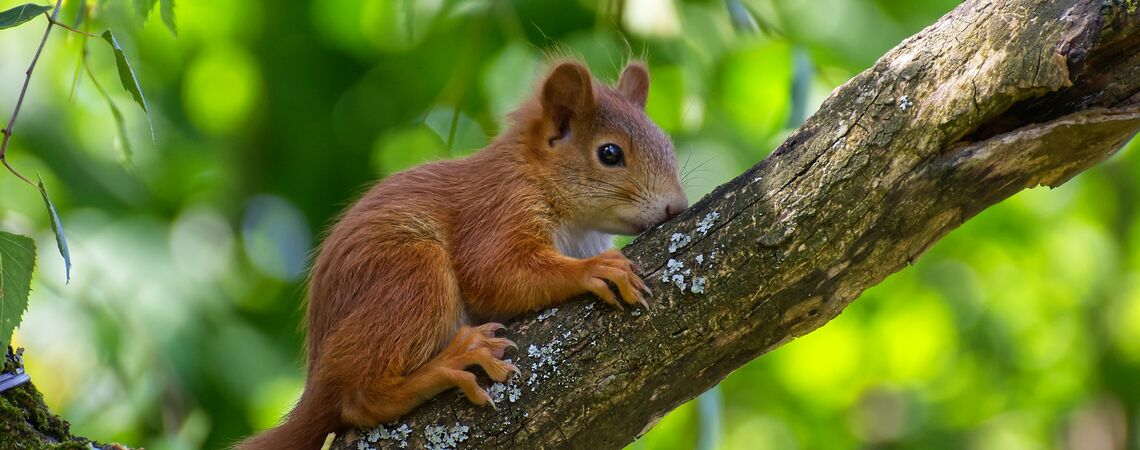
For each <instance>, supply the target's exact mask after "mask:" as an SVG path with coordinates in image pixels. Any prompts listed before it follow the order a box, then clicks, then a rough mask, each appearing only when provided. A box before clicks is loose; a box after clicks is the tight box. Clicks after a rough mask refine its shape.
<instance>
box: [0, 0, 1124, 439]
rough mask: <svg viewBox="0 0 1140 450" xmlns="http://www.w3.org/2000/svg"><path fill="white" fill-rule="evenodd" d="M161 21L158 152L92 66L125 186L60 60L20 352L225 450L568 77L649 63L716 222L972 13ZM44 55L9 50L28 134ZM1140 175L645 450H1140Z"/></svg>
mask: <svg viewBox="0 0 1140 450" xmlns="http://www.w3.org/2000/svg"><path fill="white" fill-rule="evenodd" d="M18 3H23V1H11V0H0V9H7V8H9V7H12V6H15V5H16V4H18ZM129 3H131V2H128V1H127V0H117V1H109V2H105V4H100V5H99V7H97V8H96V9H95V13H96V14H95V19H94V20H96V22H98V23H99V24H101V25H109V26H111V27H112V28H113V29H114V30H115V32H116V35H117V37H118V40H119V42H120V44H121V45H122V46H123V48H124V50H125V53H126V55H127V56H128V57H129V58H130V59H131V62H132V64H133V66H134V69H135V71H136V72H137V73H138V76H139V78H140V82H141V85H142V87H143V90H144V91H145V92H146V95H147V102H148V106H149V108H150V112H151V115H152V116H153V120H154V129H155V133H156V135H157V143H152V141H151V139H150V130H149V128H148V125H147V121H146V118H145V116H144V115H143V113H142V112H141V111H140V110H139V109H138V108H134V107H131V102H132V98H131V97H130V94H128V93H126V92H125V91H122V90H120V89H117V86H116V85H115V84H114V81H113V80H114V79H115V73H116V72H115V71H116V68H115V60H114V55H113V54H111V52H110V50H108V49H107V48H105V47H104V46H97V45H95V44H96V43H95V42H92V43H91V45H90V47H91V56H90V58H89V59H90V61H91V65H92V70H93V71H94V72H95V75H96V76H97V77H99V79H101V80H104V81H102V83H101V84H103V85H104V86H107V87H108V88H112V87H115V88H116V89H108V91H109V92H110V94H111V95H112V97H113V99H114V101H115V102H116V103H117V104H118V105H119V109H121V110H122V114H123V115H124V116H125V118H126V120H127V123H126V128H127V134H126V136H127V137H128V139H129V140H130V143H131V146H132V147H133V150H134V156H133V161H132V162H131V163H130V164H124V163H123V162H122V158H123V153H122V151H121V150H122V148H123V146H124V142H123V138H121V137H119V133H118V131H117V130H116V125H115V120H114V118H113V117H112V116H111V115H109V114H108V109H107V104H106V103H105V101H104V100H103V98H102V97H101V96H100V94H99V93H98V92H97V90H96V89H94V88H93V87H92V86H91V85H90V84H89V82H87V81H86V80H81V81H80V82H79V85H78V88H77V89H76V91H75V94H74V96H73V99H71V100H69V92H70V91H71V88H72V79H73V75H74V74H75V70H76V69H75V66H76V62H77V60H78V58H79V49H80V45H81V38H79V37H78V36H77V35H75V34H72V33H67V32H65V31H64V30H58V29H57V30H56V31H55V32H54V33H53V34H54V36H53V37H52V39H51V41H49V43H48V46H47V48H46V49H45V56H44V58H43V59H42V60H41V62H40V64H41V65H40V67H39V69H38V70H37V72H36V76H35V79H34V80H33V83H32V87H31V90H30V91H29V94H28V95H29V100H28V102H27V104H26V105H25V110H24V111H23V112H22V113H21V118H20V123H19V127H18V132H17V135H16V138H15V139H14V141H13V147H12V148H11V149H10V150H9V151H10V156H9V157H10V161H11V162H12V163H13V164H14V165H15V166H16V167H17V168H19V169H20V170H21V171H22V172H24V173H36V172H39V173H40V174H41V175H42V176H43V178H44V179H45V181H46V182H47V184H48V185H49V186H52V195H53V199H54V200H55V203H56V206H57V207H58V209H59V211H60V213H61V215H62V219H63V223H64V225H65V226H66V228H67V232H68V239H69V242H70V244H71V259H72V261H73V263H74V268H73V272H72V275H73V276H72V280H71V283H70V284H66V283H65V278H64V269H63V261H62V259H61V258H60V256H59V255H58V254H56V253H55V252H51V251H41V252H40V256H39V257H40V260H39V261H38V269H39V270H38V271H37V272H36V276H35V280H34V282H33V293H32V297H31V303H30V307H29V310H28V312H27V313H26V315H25V320H24V322H23V325H22V327H21V328H20V329H19V330H18V332H17V334H16V337H15V342H16V343H17V344H18V345H21V346H23V347H25V348H27V353H26V354H25V355H26V356H25V359H26V361H27V365H28V371H29V373H30V374H31V375H32V377H33V379H34V380H35V382H36V383H37V385H38V386H39V388H40V389H41V390H42V391H43V392H44V393H45V396H46V397H47V401H48V402H49V404H50V405H51V406H52V407H53V408H55V409H57V410H58V411H59V412H60V413H62V414H63V415H64V416H65V417H66V418H67V419H69V420H71V421H72V423H73V425H74V426H75V429H76V430H77V432H79V433H82V434H86V435H90V436H91V437H93V438H97V439H99V440H102V441H111V440H117V441H122V442H124V443H129V444H131V445H138V446H145V447H146V448H149V449H189V448H219V447H222V446H224V445H226V444H228V443H231V442H233V441H235V440H237V439H239V438H241V437H242V436H244V435H247V434H248V433H250V432H251V431H253V430H255V429H260V428H264V427H268V426H270V425H272V424H273V423H274V422H275V421H276V420H277V419H278V418H279V417H280V415H281V414H282V413H283V412H284V411H285V410H287V408H288V406H289V405H290V403H291V402H292V401H293V399H294V398H295V397H296V396H297V395H298V393H299V389H300V386H301V383H302V381H303V378H302V375H301V363H300V354H301V352H300V348H301V340H302V332H301V331H300V330H299V322H300V319H301V314H300V310H299V304H300V294H301V285H302V279H303V274H304V270H305V267H306V259H305V258H306V255H307V254H308V253H309V252H310V251H311V249H312V248H313V246H314V245H315V243H316V242H319V236H320V232H321V230H323V229H324V228H325V227H326V226H328V225H329V224H330V222H331V221H332V220H333V219H334V218H335V216H336V214H337V213H338V212H339V211H340V210H341V209H342V208H344V207H345V206H346V205H347V204H348V203H349V202H350V201H351V200H352V199H353V198H354V197H355V196H356V195H358V194H359V193H360V192H361V190H362V189H363V187H364V186H366V185H367V184H368V183H369V182H370V181H371V180H374V179H376V178H378V177H382V176H384V175H385V174H389V173H392V172H394V171H397V170H400V169H402V168H405V167H408V166H410V165H413V164H416V163H419V162H422V161H427V160H432V159H438V158H445V157H451V156H460V155H464V154H467V153H469V152H471V151H472V150H474V149H477V148H479V147H480V146H482V145H483V144H484V143H486V142H487V139H488V136H490V135H493V134H494V133H496V132H497V131H498V130H499V129H500V128H501V124H502V119H503V114H504V113H505V112H507V111H509V110H510V109H511V107H512V105H514V104H516V103H517V102H518V101H519V100H520V99H522V98H523V97H524V96H525V95H527V93H528V92H529V89H530V87H531V86H532V85H533V83H534V79H533V77H534V76H535V74H536V73H537V71H538V70H539V68H540V66H541V64H542V61H543V59H544V54H546V53H555V54H567V53H568V54H573V55H577V56H579V57H581V58H582V59H584V60H585V61H586V62H588V63H589V65H590V66H591V68H592V69H593V70H594V71H595V73H596V74H597V75H598V76H600V77H602V78H605V79H608V80H611V81H612V80H613V79H614V78H615V77H616V75H617V73H618V71H619V70H620V68H621V66H622V64H623V62H624V61H625V59H626V58H627V56H629V55H631V54H632V55H639V56H644V57H645V58H647V59H648V60H649V62H650V66H651V70H652V79H653V82H652V88H651V94H650V100H649V106H648V111H649V114H650V116H651V117H652V118H653V119H654V120H656V121H657V122H658V123H660V124H661V125H662V127H664V128H665V129H666V130H667V131H668V132H669V133H671V134H672V136H673V137H674V139H675V140H676V143H677V148H678V152H679V153H680V159H681V160H682V161H685V162H686V164H687V167H688V169H689V170H691V173H690V176H689V177H688V180H687V188H688V190H689V193H690V197H691V198H693V199H696V198H697V197H699V196H701V195H703V194H704V193H706V192H708V191H709V190H710V189H711V188H712V187H713V186H716V185H717V184H719V183H722V182H724V181H726V180H728V179H729V178H731V177H733V176H735V175H736V174H738V173H740V172H742V171H743V170H744V169H746V168H747V167H749V166H751V165H752V164H754V163H755V162H756V161H758V160H760V159H761V158H763V157H764V156H765V155H766V154H767V153H768V152H769V151H770V150H771V149H772V148H774V147H775V146H776V145H778V143H779V142H780V141H781V140H782V138H783V137H784V136H786V134H787V133H788V131H789V130H790V129H791V128H794V126H795V124H796V123H798V121H799V120H801V119H802V118H803V114H804V112H810V111H811V110H813V109H815V108H816V107H817V106H818V105H819V103H820V102H822V100H823V99H824V98H825V97H826V96H827V94H828V93H829V92H830V91H831V90H832V89H833V88H835V87H836V86H838V85H839V84H842V83H843V82H844V81H846V80H847V79H848V78H850V77H851V76H852V75H854V74H855V73H858V72H859V71H860V70H862V69H864V68H866V67H868V66H869V65H870V64H872V63H873V62H874V60H875V58H877V57H878V56H880V55H881V54H882V53H883V52H885V51H886V50H887V49H889V48H890V47H892V46H894V45H895V44H897V43H898V42H900V41H901V40H902V39H904V38H905V37H907V36H909V35H911V34H913V33H915V32H917V31H919V30H920V29H921V28H922V27H924V26H926V25H928V24H930V23H933V22H934V21H935V20H936V19H937V18H938V17H940V16H941V15H942V14H944V13H945V12H947V11H949V10H950V9H952V8H953V7H954V6H955V5H956V2H954V1H949V0H912V1H894V0H829V1H814V2H813V1H807V0H748V1H745V2H744V3H743V5H741V4H739V3H738V2H736V1H730V2H725V1H723V0H715V1H714V0H709V1H701V0H692V1H688V0H625V1H611V0H603V1H601V2H595V1H588V0H578V1H575V0H568V1H548V0H513V1H507V0H467V1H457V0H424V1H413V0H401V1H395V0H319V1H318V0H312V1H281V0H279V1H268V0H258V1H254V0H244V1H233V0H182V1H180V2H177V3H174V12H175V15H174V17H175V22H174V23H176V25H177V35H176V36H175V35H174V34H172V33H171V31H170V29H168V28H167V27H166V26H165V25H164V22H163V16H162V13H161V11H160V8H158V7H153V9H152V8H151V6H150V5H144V6H146V7H144V8H143V9H145V10H149V11H150V12H149V15H150V16H151V17H149V20H144V19H146V18H145V17H142V18H140V17H135V16H133V13H132V12H131V11H133V10H134V8H132V7H122V6H124V5H126V6H130V5H129ZM136 3H140V4H145V3H148V2H146V1H145V0H144V1H140V2H136ZM150 3H153V2H150ZM163 4H164V5H165V4H169V2H165V1H164V2H163ZM116 5H118V6H120V7H118V8H116V7H115V6H116ZM741 7H746V8H748V9H750V10H752V11H753V12H755V15H754V17H755V20H756V23H755V24H754V28H753V25H750V24H749V23H748V21H747V20H746V19H747V16H743V15H740V14H736V15H735V16H734V14H733V13H732V11H737V12H739V11H740V8H741ZM76 10H77V3H76V2H75V1H69V2H66V3H65V8H64V12H63V13H62V14H61V20H64V21H65V22H67V21H70V20H71V18H73V17H75V14H76ZM44 24H45V22H44V21H43V20H42V19H37V20H34V21H32V22H31V23H29V24H25V25H23V26H20V27H17V28H12V29H8V30H3V31H2V32H0V112H3V115H2V116H0V118H3V119H5V120H6V119H7V117H8V113H9V111H10V108H11V105H13V104H14V102H15V98H16V95H17V94H18V91H19V84H20V82H21V81H22V77H23V71H24V69H25V68H26V65H27V62H28V61H30V59H31V56H32V53H33V52H34V50H35V45H36V44H37V43H38V41H39V37H40V35H41V34H42V30H43V25H44ZM93 29H94V30H100V29H101V28H93ZM754 29H755V30H756V31H753V30H754ZM796 61H800V63H797V62H796ZM807 61H810V64H804V62H807ZM797 80H798V81H799V82H800V83H801V84H800V86H801V87H803V88H804V89H803V90H801V92H803V93H804V94H805V95H802V96H800V97H799V98H795V96H793V95H792V93H793V84H794V81H797ZM912 100H913V101H914V102H915V103H919V102H922V101H923V99H922V98H914V99H912ZM1136 146H1137V145H1136V143H1135V142H1133V144H1132V145H1131V147H1136ZM1138 153H1140V152H1138V151H1137V149H1135V148H1131V149H1126V150H1125V151H1123V152H1122V153H1121V154H1120V155H1118V156H1116V157H1114V158H1113V159H1112V160H1110V161H1108V162H1107V163H1105V164H1102V165H1101V166H1099V167H1097V168H1094V169H1093V170H1090V171H1089V172H1088V173H1086V174H1083V175H1081V176H1079V177H1077V178H1076V179H1075V180H1073V181H1072V182H1070V183H1069V184H1067V185H1066V186H1064V187H1062V188H1060V189H1055V190H1052V191H1049V190H1045V189H1037V190H1032V191H1028V192H1025V193H1022V194H1019V195H1017V196H1016V197H1014V198H1012V199H1010V200H1009V201H1006V202H1004V203H1002V204H1000V205H998V206H996V207H994V208H992V209H990V210H988V211H986V212H984V213H982V214H981V215H980V216H979V217H977V218H976V219H975V220H972V221H970V222H968V223H967V224H965V225H964V226H963V227H962V228H961V229H959V230H957V231H955V232H953V233H952V234H951V235H950V236H949V237H947V238H946V239H945V240H944V241H942V242H941V243H939V244H938V245H937V246H935V247H934V248H933V249H932V250H931V251H930V252H929V253H927V254H926V255H924V256H923V257H922V258H921V259H920V260H919V261H918V262H917V263H916V264H915V266H914V267H912V268H909V269H907V270H905V271H903V272H901V273H899V274H897V275H895V276H893V277H891V278H890V279H888V280H887V281H886V282H885V283H883V284H882V285H880V286H878V287H875V288H873V289H871V290H869V291H867V292H866V293H865V294H864V295H863V296H862V298H860V299H859V300H857V301H856V302H855V303H854V304H853V305H852V306H851V307H849V308H848V309H847V311H845V312H844V313H843V314H842V315H841V316H840V317H839V318H838V319H836V320H834V321H832V322H831V323H829V324H828V325H826V326H825V327H823V328H822V329H820V330H818V331H817V332H815V333H812V334H810V335H808V336H806V337H803V338H801V339H798V340H796V341H795V342H792V343H790V344H788V345H786V346H784V347H782V348H780V349H779V350H777V351H775V352H773V353H772V354H770V355H768V356H766V357H764V358H761V359H759V360H757V361H755V362H753V363H751V364H749V365H748V366H746V367H744V368H743V369H741V370H739V371H737V372H736V373H734V374H733V375H732V376H730V377H729V378H728V379H727V380H725V381H724V382H723V383H722V384H721V385H720V387H719V388H718V391H716V393H714V394H710V395H709V396H707V397H704V401H702V402H701V403H700V405H701V406H698V403H697V402H693V403H690V404H686V405H684V406H682V407H680V408H679V409H677V410H676V411H675V412H673V413H671V414H670V415H668V416H667V417H665V418H664V419H663V420H662V421H661V422H660V423H659V424H658V425H657V426H656V428H654V429H653V431H651V432H650V433H649V434H648V435H646V436H645V437H644V438H642V439H641V440H639V441H638V442H636V443H634V444H633V447H634V448H644V449H658V448H661V449H672V448H679V449H688V448H724V449H765V448H772V449H795V448H803V449H815V448H826V449H854V448H884V449H885V448H915V449H939V448H946V449H951V448H953V449H957V448H969V449H1044V448H1088V449H1093V448H1097V449H1099V448H1132V449H1138V448H1140V437H1138V433H1137V430H1138V429H1140V252H1138V251H1137V249H1140V242H1138V240H1140V210H1138V209H1137V208H1136V205H1137V196H1138V194H1140V154H1138ZM0 192H2V193H3V195H0V229H2V230H5V231H10V232H16V233H20V234H25V235H32V236H35V237H36V240H37V243H38V246H39V248H41V249H51V248H53V247H54V242H53V239H52V232H51V228H50V223H49V217H48V216H47V213H46V212H45V211H44V208H43V205H42V199H41V198H40V194H39V193H38V192H37V191H36V190H34V189H32V188H29V187H28V186H26V185H24V184H22V183H20V182H19V181H18V180H16V179H15V178H14V177H11V176H7V175H6V174H0ZM702 424H705V425H702ZM710 424H711V426H710ZM1098 443H1107V444H1108V445H1107V446H1097V444H1098Z"/></svg>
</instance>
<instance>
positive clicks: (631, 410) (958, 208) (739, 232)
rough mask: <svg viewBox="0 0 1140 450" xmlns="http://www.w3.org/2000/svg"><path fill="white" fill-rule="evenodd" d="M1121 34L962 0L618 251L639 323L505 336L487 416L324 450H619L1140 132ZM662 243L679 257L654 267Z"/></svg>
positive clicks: (1137, 45)
mask: <svg viewBox="0 0 1140 450" xmlns="http://www.w3.org/2000/svg"><path fill="white" fill-rule="evenodd" d="M1112 5H1118V6H1112ZM1129 9H1132V11H1129ZM1138 23H1140V15H1138V14H1137V13H1136V12H1135V4H1134V3H1133V2H1102V1H1092V0H1052V1H1043V2H1039V1H1036V0H1005V1H1001V0H988V1H987V0H975V1H967V2H966V3H964V4H963V5H961V6H960V7H958V8H957V9H955V10H954V11H952V12H951V13H949V14H947V15H946V16H945V17H943V18H942V19H941V20H939V21H938V22H937V23H935V24H934V25H933V26H931V27H929V28H927V29H925V30H923V31H922V32H920V33H919V34H917V35H915V36H913V37H911V38H909V39H907V40H906V41H904V42H902V43H901V44H900V45H899V46H898V47H896V48H895V49H893V50H891V51H890V52H889V53H887V54H886V55H885V56H883V57H882V58H881V59H880V60H879V61H878V62H877V63H876V64H875V65H874V67H872V68H871V69H869V70H867V71H865V72H863V73H862V74H860V75H858V76H857V77H855V78H854V79H852V80H851V81H849V82H848V83H847V84H845V85H844V86H842V87H840V88H839V89H837V90H836V91H835V92H834V93H833V94H832V95H831V97H830V98H829V99H828V100H827V101H826V102H825V103H824V104H823V106H822V107H821V108H820V110H819V112H817V113H816V114H815V115H814V116H812V117H811V118H809V119H808V120H807V121H806V122H805V123H804V125H803V126H802V127H801V128H800V129H799V130H797V131H796V132H794V133H793V134H792V135H791V136H790V137H789V138H788V140H787V142H785V143H784V144H783V145H781V146H780V147H779V148H778V149H777V150H776V151H775V152H773V153H772V154H771V155H770V156H769V157H768V158H767V159H765V160H764V161H761V162H760V163H759V164H757V165H756V166H755V167H753V168H752V169H750V170H749V171H748V172H746V173H745V174H743V175H741V176H739V177H737V178H736V179H735V180H732V181H731V182H729V183H727V184H725V185H723V186H721V187H719V188H718V189H717V190H716V191H714V192H713V193H711V194H709V195H708V196H706V197H705V198H704V199H702V200H701V201H700V202H698V203H697V204H696V205H694V206H693V207H692V208H691V209H690V210H689V211H687V212H686V213H684V214H682V215H681V216H680V217H678V218H677V219H676V220H673V221H671V222H669V223H668V224H666V225H664V226H662V227H658V228H655V229H653V230H650V231H649V232H647V233H646V234H644V235H643V236H641V237H640V238H638V239H637V240H636V241H634V242H633V243H632V244H630V245H629V246H628V247H626V249H625V252H626V253H627V254H628V255H629V256H630V257H631V258H632V259H633V260H635V261H636V262H638V263H639V264H640V265H641V266H642V267H644V268H647V271H646V272H645V273H644V275H645V276H646V278H647V279H648V280H652V286H653V287H654V290H655V291H656V294H657V295H656V296H655V304H654V306H653V308H652V309H651V310H650V311H649V312H647V313H644V314H640V315H637V316H631V315H630V314H628V313H626V314H622V313H618V312H615V311H613V310H610V309H608V308H605V307H604V306H602V304H601V303H600V302H597V301H593V300H591V301H585V302H575V303H572V304H569V305H566V306H564V307H560V308H558V310H557V311H556V312H554V313H553V314H552V313H551V312H544V313H543V314H541V315H531V316H528V317H525V318H522V319H519V320H516V321H514V322H512V323H511V324H509V326H508V333H507V334H508V336H509V337H511V338H512V339H515V340H516V342H518V343H519V344H520V348H521V351H520V352H519V353H518V354H517V355H515V356H514V361H515V363H516V364H517V365H518V366H519V367H520V368H521V369H522V375H521V377H519V378H518V379H515V380H513V381H512V382H511V383H510V384H508V385H507V386H495V387H493V388H492V392H493V393H498V394H499V395H502V397H503V398H502V399H501V400H499V402H498V409H497V410H494V409H491V408H477V407H474V406H471V405H470V404H468V403H467V402H466V400H464V399H463V398H462V396H461V395H459V394H457V393H454V392H451V393H445V394H444V395H441V396H439V397H437V398H436V399H434V400H433V401H431V402H429V403H428V404H427V405H425V406H423V407H421V408H419V409H418V410H416V411H414V412H413V413H412V414H410V415H409V416H408V417H405V418H403V420H401V421H399V422H397V423H395V424H389V425H387V426H385V427H383V428H378V429H376V430H353V431H350V432H348V433H346V434H345V435H343V436H340V437H338V440H337V441H336V442H335V443H334V445H333V447H334V448H338V449H358V448H365V447H372V448H382V447H383V448H394V447H399V444H400V443H401V441H402V442H403V443H404V444H405V445H408V446H409V447H413V448H418V447H421V446H424V445H427V444H433V445H435V446H437V447H444V448H446V447H456V446H457V445H455V444H458V446H460V447H465V448H495V447H516V448H546V447H574V448H620V447H622V446H623V445H625V444H627V443H629V442H631V441H632V440H634V439H635V438H637V437H638V436H640V435H642V434H643V433H645V432H646V431H648V430H649V429H650V427H652V426H653V424H655V423H656V422H657V420H658V419H660V418H661V417H662V416H663V415H664V414H665V413H667V412H668V411H670V410H672V409H673V408H675V407H677V406H678V405H680V404H681V403H683V402H685V401H687V400H689V399H691V398H693V397H695V396H696V395H698V394H699V393H701V392H702V391H704V390H706V389H708V388H710V387H712V386H713V385H715V384H716V383H717V382H719V381H720V380H722V379H724V377H726V376H727V375H728V374H729V373H730V372H731V371H732V370H734V369H736V368H738V367H740V366H742V365H744V364H745V363H747V362H748V361H751V360H752V359H754V358H756V357H758V356H760V355H762V354H764V353H766V352H768V351H770V350H772V349H774V348H776V347H778V346H780V345H782V344H784V343H787V342H789V341H791V340H792V339H794V338H796V337H797V336H802V335H803V334H805V333H808V332H811V331H812V330H814V329H816V328H818V327H819V326H821V325H823V324H824V323H826V322H827V321H829V320H831V319H832V318H834V317H835V316H836V315H838V314H839V313H840V312H841V311H842V310H843V308H844V307H845V306H847V305H848V304H849V303H850V302H851V301H852V300H854V299H855V298H856V297H857V296H858V295H859V294H860V293H861V292H862V291H863V290H864V289H866V288H868V287H870V286H874V285H875V284H877V283H879V282H880V281H882V280H883V279H884V278H885V277H887V276H888V275H890V274H891V273H894V272H896V271H898V270H900V269H902V268H904V267H906V266H907V265H908V264H910V263H911V262H913V261H914V260H915V258H917V257H918V256H919V255H921V254H922V253H923V251H925V250H926V249H927V248H928V247H929V246H930V245H931V244H933V243H934V242H935V241H937V240H938V239H939V238H941V237H942V236H944V235H945V234H946V233H948V232H949V231H950V230H952V229H954V228H955V227H957V226H959V225H960V224H961V223H962V222H963V221H965V220H967V219H969V218H970V217H973V216H974V215H975V214H977V213H978V212H980V211H981V210H982V209H984V208H986V207H988V206H990V205H993V204H994V203H997V202H998V201H1001V200H1002V199H1004V198H1006V197H1009V196H1010V195H1012V194H1014V193H1016V192H1018V191H1020V190H1022V189H1025V188H1030V187H1035V186H1038V185H1048V186H1057V185H1060V184H1061V183H1064V182H1065V181H1067V180H1068V179H1070V178H1071V177H1072V176H1074V175H1075V174H1077V173H1079V172H1081V171H1083V170H1085V169H1087V168H1088V167H1090V166H1092V165H1094V164H1096V163H1097V162H1099V161H1102V160H1104V159H1105V158H1107V157H1108V156H1110V155H1111V154H1112V153H1113V152H1115V151H1116V150H1117V149H1118V148H1119V147H1120V146H1121V145H1123V143H1125V142H1127V140H1128V139H1129V138H1130V137H1131V136H1132V135H1133V134H1135V132H1136V130H1137V129H1138V128H1140V33H1138V28H1140V26H1138ZM675 233H680V236H679V238H680V239H678V240H675V241H673V242H674V243H676V244H680V243H684V242H686V241H687V240H689V239H691V241H689V242H688V243H687V244H685V245H683V246H680V248H678V249H676V251H675V252H671V251H670V243H671V237H673V236H674V235H675ZM678 264H681V265H683V267H680V268H678V267H679V266H678ZM662 279H664V280H666V282H662ZM701 280H703V284H702V283H701ZM694 283H696V285H694ZM698 286H701V287H703V292H701V291H702V289H701V288H700V287H698ZM512 394H513V395H512ZM515 396H517V397H516V398H512V397H515ZM401 427H402V428H401ZM437 427H442V428H437ZM428 436H432V438H430V439H429V438H428ZM461 438H462V441H460V439H461ZM449 439H451V440H454V441H456V442H449V441H448V440H449ZM361 440H362V441H361ZM361 442H363V443H361Z"/></svg>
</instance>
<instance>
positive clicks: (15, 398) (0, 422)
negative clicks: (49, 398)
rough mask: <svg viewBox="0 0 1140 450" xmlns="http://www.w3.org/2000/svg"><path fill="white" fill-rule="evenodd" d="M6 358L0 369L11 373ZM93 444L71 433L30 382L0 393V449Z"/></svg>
mask: <svg viewBox="0 0 1140 450" xmlns="http://www.w3.org/2000/svg"><path fill="white" fill-rule="evenodd" d="M15 368H16V366H15V363H14V362H13V361H6V362H5V364H4V368H3V372H5V373H14V372H15ZM93 446H97V444H94V443H93V442H91V441H89V440H87V439H86V438H83V437H79V436H74V435H72V434H71V432H70V431H69V425H68V423H67V421H66V420H63V419H61V418H60V417H59V416H56V415H55V414H52V412H51V410H50V409H48V407H47V405H46V404H44V399H43V396H42V395H40V392H39V391H38V390H36V387H35V386H34V385H32V383H25V384H24V385H22V386H19V387H16V388H12V389H9V390H7V391H5V392H3V393H0V449H29V450H38V449H51V450H89V449H91V448H92V447H93Z"/></svg>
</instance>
